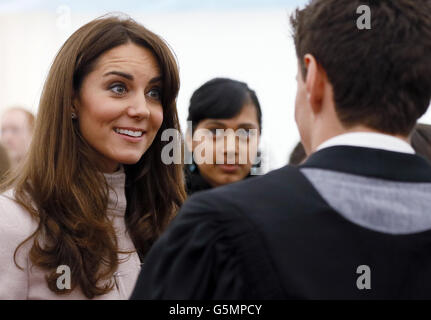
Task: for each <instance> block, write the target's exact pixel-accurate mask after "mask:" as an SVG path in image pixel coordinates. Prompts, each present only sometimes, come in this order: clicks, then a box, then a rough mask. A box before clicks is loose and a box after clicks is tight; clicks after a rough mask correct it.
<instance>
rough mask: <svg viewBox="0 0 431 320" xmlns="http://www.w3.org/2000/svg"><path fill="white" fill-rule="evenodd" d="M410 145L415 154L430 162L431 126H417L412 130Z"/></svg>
mask: <svg viewBox="0 0 431 320" xmlns="http://www.w3.org/2000/svg"><path fill="white" fill-rule="evenodd" d="M411 144H412V147H413V149H415V151H416V153H417V154H419V155H421V156H422V157H424V158H426V159H427V160H428V161H430V162H431V125H429V124H418V125H417V126H416V127H415V129H414V130H413V133H412V136H411Z"/></svg>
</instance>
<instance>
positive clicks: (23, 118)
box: [0, 107, 35, 167]
mask: <svg viewBox="0 0 431 320" xmlns="http://www.w3.org/2000/svg"><path fill="white" fill-rule="evenodd" d="M34 122H35V117H34V115H33V114H32V113H31V112H30V111H28V110H26V109H24V108H21V107H13V108H9V109H7V110H6V111H5V112H4V113H3V116H2V118H1V135H0V142H1V143H2V144H3V146H4V147H5V148H6V150H7V152H8V154H9V158H10V161H11V164H12V166H13V167H16V166H17V165H19V164H20V163H21V161H22V160H23V159H24V157H25V156H26V154H27V152H28V149H29V147H30V143H31V139H32V136H33V129H34Z"/></svg>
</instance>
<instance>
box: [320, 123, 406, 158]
mask: <svg viewBox="0 0 431 320" xmlns="http://www.w3.org/2000/svg"><path fill="white" fill-rule="evenodd" d="M347 133H377V134H384V135H388V136H391V137H394V138H398V139H401V140H403V141H405V142H406V143H410V141H409V137H408V136H403V135H392V134H387V133H384V132H381V131H378V130H375V129H371V128H368V127H365V126H355V127H351V128H348V129H342V130H333V131H331V132H328V131H326V132H325V133H323V134H321V135H316V136H317V138H316V139H315V141H314V142H313V144H312V152H315V151H316V150H317V148H318V147H319V146H320V145H322V144H323V143H324V142H325V141H328V140H329V139H332V138H334V137H336V136H340V135H342V134H347Z"/></svg>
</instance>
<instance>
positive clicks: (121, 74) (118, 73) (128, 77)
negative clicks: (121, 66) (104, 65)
mask: <svg viewBox="0 0 431 320" xmlns="http://www.w3.org/2000/svg"><path fill="white" fill-rule="evenodd" d="M110 75H116V76H120V77H123V78H126V79H128V80H133V76H132V75H131V74H129V73H125V72H121V71H109V72H107V73H105V74H104V75H103V76H104V77H107V76H110Z"/></svg>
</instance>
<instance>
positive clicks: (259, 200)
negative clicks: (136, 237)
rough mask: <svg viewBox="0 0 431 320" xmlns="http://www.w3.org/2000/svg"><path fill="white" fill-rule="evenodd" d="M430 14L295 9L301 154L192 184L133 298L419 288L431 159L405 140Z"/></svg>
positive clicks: (429, 61) (375, 293) (425, 82)
mask: <svg viewBox="0 0 431 320" xmlns="http://www.w3.org/2000/svg"><path fill="white" fill-rule="evenodd" d="M364 4H365V6H364ZM430 17H431V1H428V0H427V1H416V0H397V1H392V0H387V1H384V0H382V1H363V0H361V1H360V0H346V1H340V0H313V1H311V2H310V4H308V5H307V6H306V7H305V8H304V9H303V10H297V11H296V12H295V14H294V15H293V16H292V18H291V22H292V26H293V31H294V41H295V47H296V52H297V56H298V75H297V81H298V89H297V97H296V106H295V119H296V122H297V125H298V128H299V132H300V135H301V140H302V143H303V145H304V147H305V150H306V152H307V154H309V158H308V159H307V161H306V162H305V163H304V164H302V165H300V166H299V167H291V166H286V167H284V168H282V169H279V170H276V171H273V172H271V173H269V174H267V175H265V176H261V177H258V178H256V179H252V180H249V181H243V182H239V183H235V184H232V185H229V186H226V187H222V188H217V189H214V190H212V191H209V192H203V193H200V194H197V195H196V196H193V197H191V198H190V199H189V200H188V201H187V202H186V204H185V205H184V206H183V208H182V209H181V211H180V212H179V214H178V216H177V217H176V219H175V220H174V221H173V223H172V225H171V226H170V228H169V229H168V230H167V231H166V232H165V233H164V234H163V235H162V236H161V238H160V239H159V240H158V241H157V242H156V243H155V245H154V247H153V248H152V250H151V251H150V253H149V254H148V256H147V257H146V258H145V261H144V264H143V268H142V272H141V275H140V277H139V279H138V282H137V285H136V288H135V291H134V294H133V295H132V298H134V299H142V298H143V299H286V298H294V299H298V298H299V299H308V298H311V299H319V298H324V299H326V298H329V299H361V298H365V299H381V298H431V272H430V270H431V209H430V204H431V167H430V165H429V164H428V162H426V161H425V160H424V159H423V158H421V157H420V156H417V155H415V154H414V151H413V149H412V148H411V146H410V145H409V143H408V136H409V134H410V132H411V130H412V129H413V127H414V125H415V123H416V121H417V119H418V118H419V117H421V116H422V115H423V114H424V113H425V111H426V110H427V108H428V106H429V103H430V98H431V54H430V53H431V19H430Z"/></svg>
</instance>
